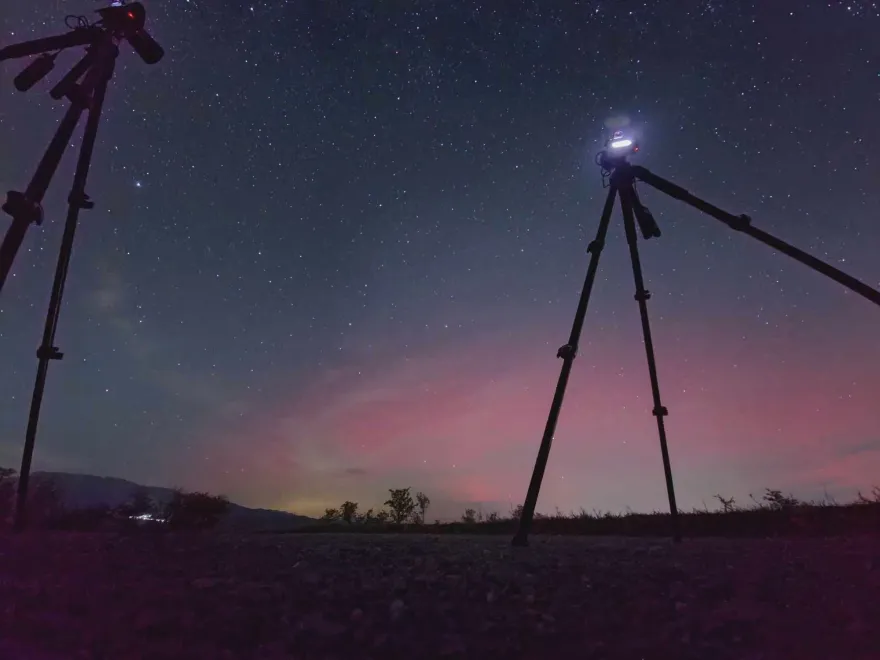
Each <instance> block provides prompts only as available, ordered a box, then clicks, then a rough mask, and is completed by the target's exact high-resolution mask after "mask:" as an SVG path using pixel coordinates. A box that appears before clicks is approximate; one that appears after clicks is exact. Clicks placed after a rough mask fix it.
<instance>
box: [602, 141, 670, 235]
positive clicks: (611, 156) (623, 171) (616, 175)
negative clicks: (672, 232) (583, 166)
mask: <svg viewBox="0 0 880 660" xmlns="http://www.w3.org/2000/svg"><path fill="white" fill-rule="evenodd" d="M638 152H639V145H638V143H637V142H636V141H635V140H634V139H633V138H631V137H628V136H627V135H625V134H624V132H623V131H614V133H613V134H612V135H611V138H610V139H609V140H608V141H607V142H606V143H605V148H604V149H603V150H602V151H600V152H599V153H598V154H596V165H598V166H599V167H600V168H601V170H602V186H603V187H607V186H608V183H607V180H608V179H610V180H611V185H613V186H615V187H616V188H618V190H619V192H620V200H621V203H622V204H624V205H626V206H627V207H629V208H631V209H632V212H633V215H635V218H636V222H637V223H638V225H639V229H640V230H641V232H642V236H643V237H644V238H645V240H647V239H649V238H657V237H659V236H660V227H659V226H658V225H657V221H656V220H655V219H654V216H653V215H651V212H650V211H649V210H648V207H647V206H645V205H644V204H642V202H641V200H640V199H639V194H638V193H637V192H636V188H635V182H636V175H635V170H634V169H633V166H632V165H630V163H629V161H628V160H627V157H628V156H629V155H630V154H635V153H638Z"/></svg>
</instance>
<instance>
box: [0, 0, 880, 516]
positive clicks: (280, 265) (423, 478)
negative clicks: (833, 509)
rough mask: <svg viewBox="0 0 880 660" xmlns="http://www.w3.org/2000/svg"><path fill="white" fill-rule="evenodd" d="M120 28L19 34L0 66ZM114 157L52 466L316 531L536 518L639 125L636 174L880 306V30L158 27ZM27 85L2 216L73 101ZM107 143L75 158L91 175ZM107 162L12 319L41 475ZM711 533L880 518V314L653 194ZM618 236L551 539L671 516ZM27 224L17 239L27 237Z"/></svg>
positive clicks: (667, 25)
mask: <svg viewBox="0 0 880 660" xmlns="http://www.w3.org/2000/svg"><path fill="white" fill-rule="evenodd" d="M100 6H103V5H101V4H96V3H92V2H85V1H82V0H75V1H74V0H65V1H62V0H35V1H34V2H27V3H23V2H19V3H13V4H12V6H11V7H4V11H3V14H2V16H0V43H3V44H8V43H14V42H17V41H22V40H26V39H32V38H37V37H43V36H48V35H52V34H59V33H63V32H65V31H66V28H65V26H64V17H65V15H67V14H76V15H87V16H90V17H94V18H97V17H96V15H94V14H93V13H92V12H93V11H94V10H95V9H97V8H98V7H100ZM146 7H147V13H148V18H147V27H148V29H149V30H150V32H151V33H152V34H153V36H154V37H155V38H156V39H157V40H158V41H159V42H160V43H161V44H162V45H163V46H164V47H165V49H166V56H165V58H164V59H163V60H162V61H161V62H159V63H158V64H156V65H153V66H148V65H146V64H144V63H143V62H142V61H141V60H140V59H139V58H138V57H137V56H136V54H135V53H134V52H133V51H132V50H131V49H130V48H129V47H127V46H125V47H123V51H122V54H121V56H120V58H119V62H118V66H117V70H116V76H115V78H114V80H113V81H112V83H111V86H110V90H109V92H108V99H107V103H106V106H105V113H104V117H103V119H102V124H101V127H100V132H99V139H98V145H97V148H96V152H95V158H94V165H93V168H92V174H91V177H90V184H89V186H88V192H89V194H90V196H91V197H92V199H93V200H94V201H95V202H96V208H95V209H94V210H93V211H86V212H84V213H83V214H82V216H81V217H82V220H81V224H80V229H79V232H78V235H77V240H76V246H75V250H74V254H73V259H72V263H71V268H70V273H69V279H68V285H67V289H66V292H65V299H64V307H63V310H62V313H61V320H60V324H59V330H58V335H57V341H56V343H57V345H58V346H59V347H60V349H61V350H62V351H63V352H64V353H65V359H64V360H63V361H61V362H54V363H52V365H51V368H50V373H49V380H48V386H47V390H46V398H45V401H44V406H43V414H42V419H41V426H40V431H39V435H38V438H37V445H36V453H35V458H34V460H35V468H36V469H52V470H67V471H77V472H88V473H93V474H101V475H112V476H118V477H124V478H127V479H131V480H134V481H137V482H140V483H147V484H152V485H165V486H181V487H185V488H191V489H196V488H198V489H209V490H211V491H213V492H222V493H225V494H227V495H228V496H229V497H230V498H231V499H233V500H234V501H237V502H240V503H242V504H245V505H250V506H263V507H273V508H283V509H287V510H292V511H296V512H298V513H303V514H309V515H314V514H319V513H321V512H322V511H323V509H324V508H325V507H327V506H331V505H336V504H338V503H339V502H341V501H343V500H345V499H352V500H355V501H358V502H360V503H361V506H362V507H363V508H366V507H367V506H377V505H380V504H381V502H382V501H384V500H385V499H386V496H387V489H388V488H391V487H402V486H412V487H413V489H414V490H423V491H425V492H426V493H428V494H429V496H431V498H432V500H433V502H434V504H433V507H432V510H431V511H429V514H428V516H429V518H447V517H454V516H457V515H460V512H461V511H462V510H463V509H464V507H465V506H476V507H479V508H481V509H482V510H484V511H489V510H499V511H501V512H507V511H508V510H509V509H510V508H511V507H512V506H513V505H515V504H517V503H519V502H521V501H522V500H523V498H524V496H525V491H526V488H527V485H528V479H529V476H530V474H531V470H532V467H533V465H534V459H535V454H536V452H537V448H538V444H539V441H540V437H541V433H542V431H543V428H544V424H545V421H546V417H547V412H548V409H549V405H550V401H551V398H552V394H553V389H554V387H555V384H556V379H557V377H558V374H559V369H560V366H561V361H560V360H557V359H556V358H555V354H556V350H557V348H558V347H559V346H560V345H562V344H564V343H565V342H566V341H567V338H568V334H569V331H570V328H571V321H572V318H573V316H574V311H575V307H576V304H577V298H578V294H579V292H580V288H581V286H582V283H583V277H584V273H585V271H586V267H587V263H588V261H589V257H588V255H587V253H586V247H587V245H588V243H589V242H590V240H592V238H593V236H594V234H595V231H596V227H597V224H598V219H599V214H600V212H601V207H602V201H603V199H604V196H605V191H604V190H603V188H602V181H601V177H600V173H599V170H598V168H597V167H596V166H595V164H594V162H593V159H594V156H595V153H596V152H597V151H598V150H599V149H600V148H601V145H602V143H603V140H604V139H605V138H606V137H607V136H608V134H609V132H610V130H611V129H613V128H616V127H621V126H623V127H626V128H627V130H628V131H632V133H633V134H635V135H637V136H638V138H639V140H640V142H641V145H642V150H641V152H640V154H639V155H638V156H637V157H636V158H635V162H638V163H639V164H642V165H645V166H647V167H649V168H651V169H652V170H653V171H654V172H656V173H657V174H660V175H661V176H665V177H668V178H670V179H672V180H673V181H675V182H677V183H679V184H680V185H682V186H685V187H686V188H688V189H689V190H691V191H692V192H694V193H695V194H697V195H700V196H702V197H704V198H705V199H707V200H709V201H712V202H713V203H715V204H717V205H719V206H721V207H723V208H725V209H727V210H729V211H731V212H732V213H735V214H739V213H748V214H751V215H752V216H753V219H754V224H755V226H757V227H759V228H761V229H764V230H766V231H769V232H771V233H774V234H776V235H778V236H779V237H780V238H782V239H785V240H788V241H790V242H791V243H793V244H795V245H796V246H798V247H800V248H802V249H805V250H808V251H810V252H811V253H813V254H815V255H816V256H818V257H820V258H822V259H825V260H827V261H828V262H830V263H832V264H834V265H835V266H837V267H839V268H842V269H844V270H846V271H847V272H849V273H850V274H852V275H853V276H855V277H857V278H859V279H861V280H862V281H864V282H866V283H867V284H869V285H871V286H873V287H880V260H878V259H877V256H876V255H877V247H878V245H880V217H878V212H877V209H878V208H880V186H878V181H880V157H878V156H877V152H878V149H880V123H878V121H877V117H880V60H878V58H877V57H876V55H877V50H876V34H877V30H878V29H880V4H878V3H876V2H871V1H869V0H851V1H848V0H841V1H837V0H826V1H825V2H815V1H813V0H809V1H807V2H803V1H799V2H788V1H782V0H780V1H778V2H756V1H744V2H731V1H724V0H676V1H675V2H663V3H660V2H632V1H630V0H614V2H611V1H609V0H599V1H597V0H586V1H582V2H577V1H574V0H566V1H561V0H560V1H557V0H548V1H547V2H536V1H533V2H524V1H519V0H511V1H505V2H503V3H502V2H500V1H498V2H483V3H479V2H470V1H467V2H466V1H464V0H411V1H406V2H404V1H402V0H401V1H397V0H382V1H375V0H345V1H343V0H322V1H320V2H318V1H316V0H294V1H286V2H285V1H276V2H265V1H256V0H255V1H254V2H251V3H248V2H237V1H234V0H189V1H187V0H154V1H150V2H147V3H146ZM78 58H79V54H78V53H74V52H68V53H66V54H65V55H63V56H61V57H60V58H59V62H58V65H57V66H56V70H55V72H54V73H53V74H51V75H50V78H49V79H48V80H47V81H44V83H42V84H41V85H40V86H38V87H36V88H34V89H32V90H31V91H30V92H28V93H27V94H21V93H18V92H16V91H15V90H14V88H13V87H12V78H13V76H15V75H16V74H17V73H18V72H19V71H20V70H21V68H22V67H23V66H24V63H25V62H24V61H23V60H17V61H7V62H4V63H0V154H2V157H0V189H2V191H3V192H4V193H5V191H6V190H10V189H17V190H22V189H23V188H24V187H25V186H26V184H27V181H28V179H29V177H30V176H31V175H32V173H33V170H34V167H35V166H36V164H37V162H38V160H39V157H40V156H41V154H42V151H43V149H44V148H45V145H47V144H48V141H49V139H50V137H51V135H52V132H53V131H54V129H55V126H56V125H57V122H58V121H59V119H60V118H61V116H62V115H63V112H64V110H65V105H64V104H62V103H60V102H54V101H52V99H51V98H50V97H49V95H48V89H49V87H50V86H51V84H54V82H55V81H57V80H58V79H59V78H60V76H61V75H63V74H64V73H65V72H66V71H67V70H68V69H69V67H70V66H72V65H73V63H74V62H75V61H76V60H77V59H78ZM78 136H79V133H77V141H76V142H75V144H76V145H78ZM74 153H75V148H74V145H71V149H70V153H69V154H68V156H67V159H66V160H65V162H64V164H63V165H62V167H61V168H60V170H59V172H58V175H57V176H56V178H55V180H54V182H53V185H52V188H51V189H50V192H49V194H48V195H47V197H46V199H45V202H44V207H45V210H46V221H45V222H44V224H43V226H42V227H33V228H31V230H30V231H29V234H28V236H27V238H26V240H25V243H24V245H23V247H22V250H21V252H20V253H19V256H18V258H17V261H16V263H15V265H14V268H13V273H12V275H11V276H10V278H9V280H8V282H7V284H6V287H5V289H4V290H3V292H2V294H0V365H2V374H3V376H2V378H0V401H2V407H0V464H2V465H8V466H11V467H16V468H17V467H18V465H19V462H20V456H21V445H22V442H23V438H24V430H25V426H26V421H27V408H28V403H29V401H30V393H31V389H32V387H33V379H34V373H35V370H36V358H35V355H34V350H35V348H36V347H37V345H38V344H39V341H40V336H41V334H42V327H43V323H44V317H45V313H46V306H47V304H48V298H49V291H50V287H51V282H52V277H53V272H54V264H55V260H56V257H57V252H58V248H59V245H60V240H61V233H62V226H63V219H64V213H65V208H66V207H65V205H66V196H67V194H68V192H69V189H70V183H71V176H72V171H73V163H74V160H75V158H74ZM640 192H641V197H642V200H643V202H644V203H645V204H646V205H647V206H648V207H649V208H650V209H651V210H652V212H653V213H654V215H655V216H656V218H657V221H658V223H659V224H660V227H661V229H662V231H663V236H662V237H660V238H657V239H652V240H650V241H647V242H641V252H642V261H643V267H644V272H645V278H646V282H647V288H648V289H649V290H650V291H651V293H652V299H651V300H650V301H649V303H648V305H649V312H650V314H651V320H652V326H653V331H654V342H655V346H656V352H657V363H658V370H659V378H660V388H661V396H662V400H663V403H664V404H665V405H666V406H667V407H668V408H669V411H670V415H669V417H667V418H666V421H667V431H668V437H669V447H670V454H671V459H672V468H673V474H674V476H675V481H676V488H677V494H678V500H679V504H680V506H681V507H682V508H683V509H690V508H691V507H694V506H697V507H702V506H703V504H704V503H705V504H708V505H709V506H712V505H715V504H717V502H715V501H714V500H713V495H714V494H716V493H721V494H722V495H725V496H735V497H736V498H737V501H738V502H743V503H746V502H748V495H749V493H754V494H756V496H758V497H760V493H761V492H762V491H763V488H764V487H773V488H780V489H783V490H786V491H791V492H793V493H794V494H795V495H798V496H802V497H822V496H823V493H824V492H828V493H829V494H831V495H832V496H835V497H837V498H839V499H849V498H850V497H853V496H854V495H855V492H856V489H858V488H861V489H866V490H870V488H871V486H872V485H880V409H878V407H877V403H876V402H877V401H878V397H880V372H878V370H877V364H878V361H880V343H878V342H877V340H876V337H877V333H878V329H880V309H878V308H877V307H876V306H874V305H872V304H871V303H869V302H868V301H867V300H865V299H863V298H861V297H860V296H858V295H856V294H854V293H851V292H848V291H847V290H846V289H844V288H843V287H841V286H840V285H838V284H836V283H834V282H832V281H830V280H827V279H826V278H825V277H824V276H822V275H819V274H817V273H815V272H813V271H811V270H809V269H808V268H806V267H805V266H803V265H801V264H799V263H797V262H794V261H792V260H790V259H789V258H788V257H785V256H784V255H780V254H777V253H774V251H773V250H771V249H770V248H768V247H766V246H764V245H762V244H761V243H758V242H757V241H755V240H753V239H751V238H749V237H747V236H744V235H741V234H738V233H736V232H732V231H731V230H729V229H728V228H727V227H725V226H724V225H722V224H720V223H718V222H717V221H715V220H713V219H711V218H708V217H706V216H702V215H700V214H699V213H698V212H696V211H693V210H691V209H689V208H688V207H686V206H684V205H682V204H681V203H679V202H676V201H674V200H669V199H666V198H664V197H663V196H662V195H661V194H660V193H659V192H656V191H654V190H651V189H649V188H648V187H647V186H642V187H641V188H640ZM621 224H622V223H621V222H620V217H619V211H618V212H616V214H615V220H614V223H613V224H612V227H611V231H610V235H609V241H608V244H607V247H606V249H605V251H604V253H603V255H602V259H601V262H600V265H599V275H598V278H597V281H596V285H595V288H594V294H593V298H592V301H591V303H590V308H589V312H588V315H587V321H586V324H585V328H584V334H583V339H582V343H581V351H580V354H579V357H578V359H577V360H576V362H575V366H574V372H573V376H572V380H571V383H570V385H569V390H568V394H567V398H566V401H565V405H564V407H563V410H562V415H561V419H560V422H559V426H558V429H557V433H556V439H555V442H554V446H553V451H552V453H551V456H550V461H549V465H548V468H547V473H546V477H545V481H544V487H543V489H542V492H541V497H540V501H539V506H538V510H539V511H552V510H553V509H554V508H555V507H559V508H561V509H563V510H572V509H578V508H580V507H584V508H586V509H588V510H590V509H594V508H596V509H601V510H612V511H622V510H624V509H625V508H627V507H630V508H632V509H634V510H643V511H650V510H664V509H665V508H666V500H665V490H664V482H663V471H662V465H661V459H660V451H659V443H658V440H657V431H656V423H655V420H654V418H653V417H652V416H651V414H650V409H651V407H652V404H651V391H650V383H649V380H648V375H647V368H646V364H645V354H644V347H643V344H642V339H641V327H640V324H639V316H638V307H637V304H636V302H635V301H634V300H633V293H634V285H633V281H632V272H631V270H630V265H629V260H628V252H627V246H626V242H625V239H624V235H623V230H622V226H621ZM7 226H8V217H7V216H5V215H4V216H3V218H2V221H0V230H2V231H5V228H6V227H7Z"/></svg>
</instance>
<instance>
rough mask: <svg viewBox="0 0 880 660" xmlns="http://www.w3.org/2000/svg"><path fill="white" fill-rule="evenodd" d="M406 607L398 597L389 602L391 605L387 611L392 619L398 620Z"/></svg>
mask: <svg viewBox="0 0 880 660" xmlns="http://www.w3.org/2000/svg"><path fill="white" fill-rule="evenodd" d="M405 608H406V605H404V603H403V601H402V600H400V599H399V598H396V599H395V600H393V601H392V602H391V606H390V607H389V608H388V613H389V614H390V615H391V620H392V621H398V620H399V619H400V617H402V616H403V610H404V609H405Z"/></svg>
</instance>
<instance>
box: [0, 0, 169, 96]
mask: <svg viewBox="0 0 880 660" xmlns="http://www.w3.org/2000/svg"><path fill="white" fill-rule="evenodd" d="M97 13H98V14H99V15H100V17H101V20H99V21H97V22H96V23H89V22H88V19H86V17H85V16H77V17H71V16H68V17H67V18H68V21H67V22H68V23H69V22H70V19H71V18H74V19H75V22H76V24H75V25H74V26H73V27H72V28H71V30H72V31H71V32H69V33H67V34H62V35H58V36H54V37H45V38H43V39H34V40H32V41H24V42H22V43H18V44H13V45H11V46H6V47H4V48H0V61H2V60H9V59H14V58H18V57H27V56H29V55H36V54H38V53H41V55H40V56H39V57H37V58H36V59H35V60H34V61H33V62H31V63H30V64H29V65H28V66H27V67H25V68H24V70H23V71H22V72H21V73H19V74H18V75H17V76H16V77H15V79H14V81H13V83H14V85H15V88H16V89H17V90H18V91H20V92H26V91H27V90H29V89H30V88H31V87H33V86H34V85H35V84H37V83H38V82H39V81H40V80H42V79H43V78H44V77H45V76H46V74H48V73H49V72H50V71H51V70H52V69H53V68H55V58H56V57H58V53H60V52H61V51H62V50H64V49H66V48H72V47H74V46H84V45H85V46H89V47H90V51H91V50H92V47H94V46H95V45H96V44H98V43H99V42H101V41H108V40H109V41H111V42H112V43H114V44H118V43H119V42H121V41H123V40H125V41H128V43H129V44H131V47H132V48H133V49H134V51H135V52H136V53H137V54H138V55H140V57H141V59H142V60H143V61H144V62H145V63H147V64H156V63H157V62H158V61H159V60H161V59H162V57H163V56H164V55H165V51H164V50H163V49H162V47H161V46H160V45H159V44H158V43H156V41H155V40H154V39H153V37H151V36H150V34H149V33H148V32H147V31H146V30H145V29H144V24H145V23H146V18H147V12H146V10H145V9H144V6H143V5H142V4H141V3H140V2H133V3H131V4H124V3H123V2H122V1H121V0H118V1H116V2H113V4H112V5H110V6H109V7H103V8H101V9H98V10H97ZM50 51H54V52H50ZM90 54H92V55H94V53H91V52H90ZM93 63H94V58H89V56H88V55H87V56H86V58H84V59H83V60H82V61H81V62H80V63H79V64H77V65H76V66H75V67H74V68H73V70H72V71H71V72H70V73H69V74H68V75H67V76H65V79H64V80H63V81H62V82H65V83H67V84H66V85H65V86H64V88H63V89H59V88H58V86H56V88H54V89H53V90H52V93H51V95H52V97H53V98H55V99H59V98H61V97H63V96H66V91H69V86H70V85H71V84H72V83H74V82H76V80H77V79H79V78H80V77H81V76H82V75H83V74H84V73H85V72H86V71H87V70H88V69H89V67H91V65H92V64H93ZM74 74H76V75H74Z"/></svg>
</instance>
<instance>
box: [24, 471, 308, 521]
mask: <svg viewBox="0 0 880 660" xmlns="http://www.w3.org/2000/svg"><path fill="white" fill-rule="evenodd" d="M43 479H51V480H52V482H54V484H55V486H56V488H57V489H58V494H59V496H60V497H61V501H62V502H63V504H64V506H65V508H67V509H88V508H92V507H101V506H108V507H117V506H119V505H121V504H124V503H126V502H128V501H129V500H130V499H131V497H132V495H133V494H134V493H135V492H136V491H138V490H141V489H143V490H145V491H146V492H147V493H148V494H149V495H150V497H151V498H152V499H153V501H154V502H156V504H157V505H158V506H159V507H162V506H164V505H165V504H166V503H167V502H168V501H169V500H170V499H171V496H172V494H173V493H174V489H173V488H163V487H161V486H143V485H141V484H137V483H135V482H133V481H128V480H127V479H119V478H118V477H99V476H96V475H93V474H75V473H71V472H34V473H33V480H34V481H37V480H43ZM312 522H314V518H309V517H308V516H300V515H297V514H295V513H289V512H287V511H276V510H273V509H251V508H249V507H246V506H241V505H240V504H235V503H230V507H229V513H228V514H227V516H226V517H225V518H224V519H223V521H222V522H221V524H220V525H219V526H218V528H219V529H225V530H236V531H258V530H264V529H265V530H270V529H271V530H278V531H284V530H285V529H291V528H294V527H298V526H300V525H303V524H307V523H312Z"/></svg>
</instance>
